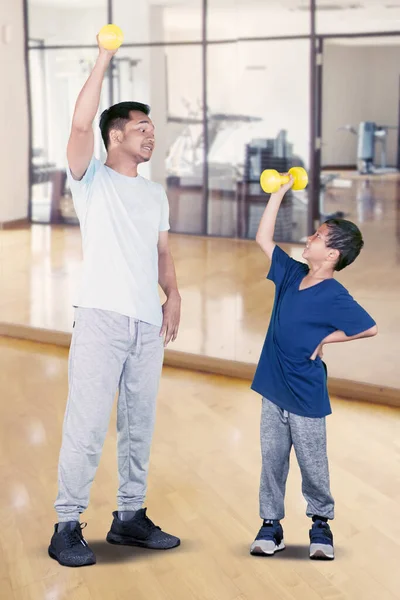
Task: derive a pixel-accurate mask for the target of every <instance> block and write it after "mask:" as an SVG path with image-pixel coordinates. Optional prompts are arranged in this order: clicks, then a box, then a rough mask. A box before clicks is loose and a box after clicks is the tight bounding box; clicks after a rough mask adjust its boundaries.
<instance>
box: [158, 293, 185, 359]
mask: <svg viewBox="0 0 400 600" xmlns="http://www.w3.org/2000/svg"><path fill="white" fill-rule="evenodd" d="M162 311H163V324H162V327H161V331H160V336H164V335H165V340H164V347H166V346H167V345H168V344H169V342H170V341H173V342H174V341H175V340H176V338H177V335H178V329H179V322H180V319H181V297H180V295H179V293H178V292H174V293H171V295H170V296H168V298H167V300H166V301H165V302H164V304H163V306H162Z"/></svg>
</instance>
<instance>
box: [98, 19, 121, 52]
mask: <svg viewBox="0 0 400 600" xmlns="http://www.w3.org/2000/svg"><path fill="white" fill-rule="evenodd" d="M123 41H124V34H123V33H122V29H120V28H119V27H118V25H112V24H111V25H104V27H102V28H101V29H100V31H99V43H100V46H103V48H105V49H106V50H117V49H118V48H119V47H120V45H121V44H122V42H123Z"/></svg>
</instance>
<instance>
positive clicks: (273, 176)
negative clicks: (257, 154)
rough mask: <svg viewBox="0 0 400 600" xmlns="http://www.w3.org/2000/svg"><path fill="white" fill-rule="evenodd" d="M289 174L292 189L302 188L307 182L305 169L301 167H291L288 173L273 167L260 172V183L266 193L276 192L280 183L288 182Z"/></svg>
mask: <svg viewBox="0 0 400 600" xmlns="http://www.w3.org/2000/svg"><path fill="white" fill-rule="evenodd" d="M289 175H291V176H292V177H293V179H294V183H293V186H292V190H295V191H298V190H304V188H305V187H307V184H308V175H307V171H306V170H305V169H303V167H292V168H291V169H289V171H288V174H281V173H278V171H275V169H266V170H265V171H263V172H262V173H261V177H260V185H261V187H262V189H263V191H264V192H265V193H266V194H273V193H274V192H277V191H278V190H279V189H280V188H281V187H282V185H285V184H286V183H288V182H289V180H290V177H289Z"/></svg>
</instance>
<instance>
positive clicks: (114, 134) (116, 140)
mask: <svg viewBox="0 0 400 600" xmlns="http://www.w3.org/2000/svg"><path fill="white" fill-rule="evenodd" d="M122 139H123V132H122V131H121V130H120V129H111V131H110V142H111V143H112V144H114V145H116V144H120V143H121V142H122Z"/></svg>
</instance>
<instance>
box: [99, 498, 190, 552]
mask: <svg viewBox="0 0 400 600" xmlns="http://www.w3.org/2000/svg"><path fill="white" fill-rule="evenodd" d="M146 510H147V509H146V508H141V509H140V510H138V511H137V512H136V514H135V515H134V516H133V517H132V518H131V519H129V520H128V521H122V520H121V519H119V517H118V511H115V512H113V517H114V520H113V522H112V525H111V529H110V531H109V532H108V534H107V542H109V544H119V545H122V546H140V547H141V548H151V549H152V550H169V549H170V548H175V547H176V546H179V544H180V543H181V541H180V539H179V538H177V537H175V536H174V535H170V534H169V533H165V531H162V530H161V528H160V527H157V525H154V523H153V521H151V520H150V519H149V517H148V516H147V515H146Z"/></svg>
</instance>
